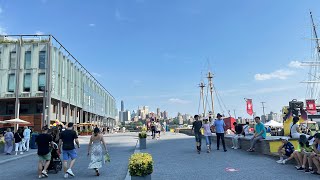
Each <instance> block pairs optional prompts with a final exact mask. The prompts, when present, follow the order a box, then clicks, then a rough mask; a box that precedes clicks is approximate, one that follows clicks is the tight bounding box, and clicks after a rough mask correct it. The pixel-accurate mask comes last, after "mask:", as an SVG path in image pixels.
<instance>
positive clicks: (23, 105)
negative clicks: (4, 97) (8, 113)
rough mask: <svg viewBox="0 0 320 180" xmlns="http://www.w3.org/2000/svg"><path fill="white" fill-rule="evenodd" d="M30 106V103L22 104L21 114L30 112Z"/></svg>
mask: <svg viewBox="0 0 320 180" xmlns="http://www.w3.org/2000/svg"><path fill="white" fill-rule="evenodd" d="M29 107H30V104H20V114H28V113H29Z"/></svg>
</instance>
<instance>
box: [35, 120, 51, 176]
mask: <svg viewBox="0 0 320 180" xmlns="http://www.w3.org/2000/svg"><path fill="white" fill-rule="evenodd" d="M36 143H37V145H38V157H39V161H38V176H39V179H41V178H43V177H48V172H47V169H48V167H49V165H50V160H51V152H50V145H51V146H53V141H52V136H51V135H50V134H48V127H46V126H44V127H43V128H42V133H41V134H39V136H37V138H36Z"/></svg>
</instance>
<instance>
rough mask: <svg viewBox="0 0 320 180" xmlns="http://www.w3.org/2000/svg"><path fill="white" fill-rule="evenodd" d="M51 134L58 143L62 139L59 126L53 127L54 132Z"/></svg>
mask: <svg viewBox="0 0 320 180" xmlns="http://www.w3.org/2000/svg"><path fill="white" fill-rule="evenodd" d="M51 136H52V141H53V142H54V143H56V144H59V140H60V131H59V128H58V127H56V126H55V127H53V128H52V133H51Z"/></svg>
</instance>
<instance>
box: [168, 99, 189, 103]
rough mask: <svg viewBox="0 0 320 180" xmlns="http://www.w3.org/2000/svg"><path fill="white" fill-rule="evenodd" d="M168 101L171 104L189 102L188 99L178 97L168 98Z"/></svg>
mask: <svg viewBox="0 0 320 180" xmlns="http://www.w3.org/2000/svg"><path fill="white" fill-rule="evenodd" d="M169 102H170V103H173V104H189V103H190V101H187V100H183V99H179V98H170V99H169Z"/></svg>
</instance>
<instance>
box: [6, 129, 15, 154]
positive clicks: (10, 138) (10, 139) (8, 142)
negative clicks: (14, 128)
mask: <svg viewBox="0 0 320 180" xmlns="http://www.w3.org/2000/svg"><path fill="white" fill-rule="evenodd" d="M4 141H5V145H4V153H5V154H6V155H11V152H12V150H13V142H14V135H13V133H12V132H11V129H10V128H8V129H7V132H6V133H5V134H4Z"/></svg>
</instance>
